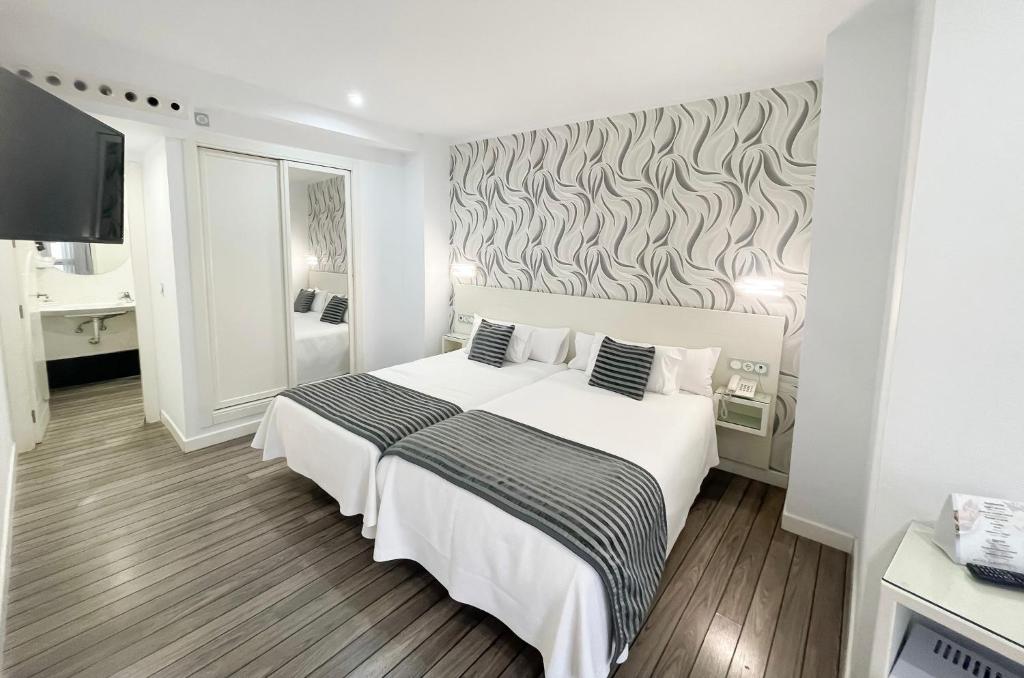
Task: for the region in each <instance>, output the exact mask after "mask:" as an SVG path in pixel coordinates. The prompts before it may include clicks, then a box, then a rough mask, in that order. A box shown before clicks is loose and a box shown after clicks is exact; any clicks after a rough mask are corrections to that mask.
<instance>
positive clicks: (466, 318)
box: [455, 313, 473, 325]
mask: <svg viewBox="0 0 1024 678" xmlns="http://www.w3.org/2000/svg"><path fill="white" fill-rule="evenodd" d="M455 319H456V320H458V321H459V322H460V323H462V324H464V325H472V324H473V314H472V313H458V314H456V316H455Z"/></svg>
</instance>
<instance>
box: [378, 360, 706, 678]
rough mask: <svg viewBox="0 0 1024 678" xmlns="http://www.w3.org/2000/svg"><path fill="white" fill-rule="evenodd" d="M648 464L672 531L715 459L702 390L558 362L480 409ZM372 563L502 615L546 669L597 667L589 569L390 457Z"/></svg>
mask: <svg viewBox="0 0 1024 678" xmlns="http://www.w3.org/2000/svg"><path fill="white" fill-rule="evenodd" d="M479 409H483V410H487V411H489V412H493V413H494V414H498V415H501V416H504V417H508V418H510V419H515V420H517V421H520V422H522V423H524V424H529V425H530V426H534V427H537V428H539V429H542V430H544V431H547V432H549V433H552V434H555V435H558V436H561V437H563V438H567V439H571V440H575V441H578V442H581V443H585V444H587V445H590V446H592V447H596V448H598V449H601V450H604V451H606V452H610V453H612V454H616V455H618V456H620V457H623V458H625V459H629V460H630V461H633V462H635V463H637V464H639V465H640V466H643V467H644V468H646V469H647V470H648V471H650V473H651V474H652V475H653V476H654V477H655V479H656V480H657V481H658V483H659V484H660V486H661V490H662V493H663V494H664V497H665V509H666V518H667V522H668V544H669V548H671V546H672V544H674V543H675V540H676V539H677V538H678V536H679V533H680V531H681V530H682V529H683V523H684V521H685V520H686V516H687V513H688V511H689V508H690V505H691V504H692V503H693V500H694V499H695V498H696V496H697V493H698V491H699V490H700V485H701V481H702V480H703V479H704V476H705V475H707V472H708V470H709V469H710V468H711V467H712V466H715V465H716V464H718V447H717V440H716V437H715V426H714V408H713V405H712V401H711V399H710V398H706V397H703V396H696V395H690V394H685V393H677V394H673V395H660V394H655V393H647V394H645V396H644V399H643V400H642V401H635V400H631V399H629V398H626V397H624V396H621V395H617V394H614V393H611V392H608V391H605V390H602V389H598V388H594V387H591V386H588V385H587V377H586V375H585V374H584V373H583V372H580V371H576V370H568V371H566V372H562V373H560V374H557V375H554V376H551V377H548V378H546V379H544V380H542V381H539V382H537V383H535V384H532V385H530V386H527V387H525V388H522V389H519V390H518V391H515V392H512V393H510V394H508V395H505V396H502V397H500V398H498V399H496V400H492V401H490V402H487V403H485V404H483V405H481V406H480V408H479ZM377 478H378V483H379V486H380V488H379V495H380V510H379V513H378V518H377V542H376V545H375V547H374V558H375V559H376V560H392V559H395V558H408V559H411V560H415V561H417V562H419V563H420V564H422V565H423V566H424V567H425V568H426V569H427V570H429V571H430V572H431V574H433V575H434V576H435V577H436V578H437V579H438V580H439V581H440V582H441V583H442V584H443V585H444V586H445V587H446V588H447V589H448V592H449V593H450V594H451V596H452V597H453V598H455V599H456V600H459V601H462V602H464V603H468V604H470V605H474V606H476V607H479V608H481V609H483V610H486V611H488V612H490V613H491V614H493V615H494V616H496V617H497V618H498V619H500V620H501V621H503V622H504V623H505V624H506V625H508V627H509V628H510V629H512V630H513V631H514V632H515V633H516V634H517V635H518V636H519V637H520V638H522V639H523V640H525V641H526V642H527V643H530V644H531V645H533V646H534V647H536V648H537V649H538V650H540V653H541V655H542V656H543V657H544V669H545V673H546V675H548V676H573V677H577V678H583V677H588V676H606V675H607V674H608V671H609V668H610V666H611V664H612V662H613V660H614V659H617V660H618V661H623V660H625V656H626V655H625V653H623V655H622V656H621V657H618V658H613V657H611V656H610V653H611V646H610V643H609V628H610V627H609V622H608V614H609V613H608V606H607V598H606V596H605V593H604V588H603V586H602V583H601V580H600V578H599V577H598V575H597V572H596V571H594V569H593V568H592V567H591V566H590V565H588V564H587V563H585V562H584V561H583V560H582V559H580V558H579V556H577V555H575V554H573V553H572V552H571V551H569V550H568V549H567V548H565V547H564V546H562V545H561V544H560V543H559V542H557V541H555V540H554V539H552V538H551V537H549V536H548V535H546V534H544V533H543V532H541V531H540V530H538V529H536V528H534V527H532V526H530V525H528V524H526V523H524V522H522V521H520V520H518V519H516V518H514V517H512V516H511V515H509V514H507V513H505V512H504V511H502V510H501V509H498V508H496V507H494V506H493V505H491V504H490V503H488V502H487V501H485V500H483V499H481V498H479V497H477V496H476V495H474V494H472V493H470V492H467V491H466V490H463V489H461V488H458V487H456V486H454V485H452V484H450V483H448V482H447V481H445V480H442V479H441V478H440V477H438V476H436V475H434V474H432V473H430V472H429V471H425V470H423V469H421V468H420V467H418V466H415V465H413V464H410V463H409V462H406V461H404V460H402V459H399V458H396V457H385V458H384V459H383V460H381V463H380V465H379V467H378V469H377Z"/></svg>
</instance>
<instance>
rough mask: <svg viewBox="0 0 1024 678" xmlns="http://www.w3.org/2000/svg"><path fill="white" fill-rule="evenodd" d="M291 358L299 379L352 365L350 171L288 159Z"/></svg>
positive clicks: (343, 371) (328, 375)
mask: <svg viewBox="0 0 1024 678" xmlns="http://www.w3.org/2000/svg"><path fill="white" fill-rule="evenodd" d="M287 176H288V204H289V214H288V217H289V218H288V231H289V250H290V251H291V286H290V287H291V291H290V296H289V299H288V304H289V311H290V312H291V316H292V318H291V322H290V326H291V330H292V362H293V368H294V374H295V382H296V383H299V384H304V383H307V382H310V381H319V380H321V379H329V378H331V377H337V376H340V375H342V374H347V373H348V372H349V371H351V369H352V336H353V335H352V317H353V314H352V309H351V304H350V297H351V295H350V290H349V266H350V264H351V260H350V255H351V249H350V247H349V242H350V238H349V227H348V226H349V225H348V222H349V205H350V204H351V201H350V200H349V190H350V188H349V181H348V179H349V175H348V173H346V172H342V171H340V170H334V171H331V170H327V169H326V168H314V167H311V166H308V165H299V164H297V163H288V165H287Z"/></svg>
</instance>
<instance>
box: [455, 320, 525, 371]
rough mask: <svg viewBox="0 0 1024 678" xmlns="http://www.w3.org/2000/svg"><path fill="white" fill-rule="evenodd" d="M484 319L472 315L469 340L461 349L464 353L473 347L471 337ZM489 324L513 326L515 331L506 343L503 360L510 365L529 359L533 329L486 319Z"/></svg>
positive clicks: (504, 321) (503, 321)
mask: <svg viewBox="0 0 1024 678" xmlns="http://www.w3.org/2000/svg"><path fill="white" fill-rule="evenodd" d="M481 320H484V318H482V317H480V316H479V315H477V314H475V313H474V314H473V329H471V330H470V332H469V340H468V341H467V342H466V348H465V349H463V350H465V351H466V353H469V349H470V347H471V346H472V345H473V337H474V336H476V331H477V330H478V329H480V321H481ZM487 322H489V323H497V324H498V325H515V327H516V329H515V331H513V332H512V339H511V340H510V341H509V342H508V350H507V351H506V352H505V360H507V361H509V362H510V363H525V362H526V361H527V360H529V359H530V339H531V338H532V337H531V335H532V334H533V328H532V327H530V326H529V325H516V324H515V323H510V322H508V321H506V320H495V319H494V318H487Z"/></svg>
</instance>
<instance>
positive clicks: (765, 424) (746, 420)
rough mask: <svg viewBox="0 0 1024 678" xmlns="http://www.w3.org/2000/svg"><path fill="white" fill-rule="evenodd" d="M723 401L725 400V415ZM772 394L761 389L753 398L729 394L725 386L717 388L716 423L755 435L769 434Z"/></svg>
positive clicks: (722, 426)
mask: <svg viewBox="0 0 1024 678" xmlns="http://www.w3.org/2000/svg"><path fill="white" fill-rule="evenodd" d="M722 401H725V408H724V409H725V410H726V412H725V413H724V416H723V412H722V410H723V408H722V407H721V404H722ZM771 414H772V396H770V395H768V394H767V393H761V392H760V391H759V392H757V393H755V394H754V397H753V398H740V397H738V396H733V395H728V394H726V392H725V388H724V387H719V388H718V389H716V390H715V425H716V426H719V427H721V428H729V429H732V430H734V431H742V432H744V433H750V434H752V435H755V436H762V437H763V436H767V435H768V429H769V427H770V425H771Z"/></svg>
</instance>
